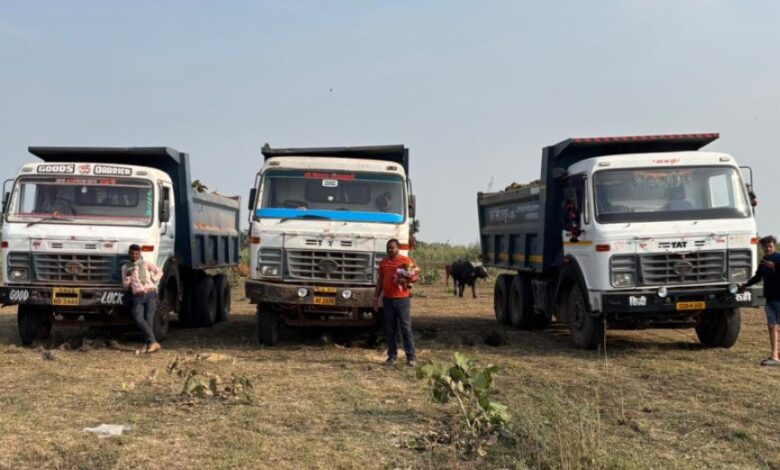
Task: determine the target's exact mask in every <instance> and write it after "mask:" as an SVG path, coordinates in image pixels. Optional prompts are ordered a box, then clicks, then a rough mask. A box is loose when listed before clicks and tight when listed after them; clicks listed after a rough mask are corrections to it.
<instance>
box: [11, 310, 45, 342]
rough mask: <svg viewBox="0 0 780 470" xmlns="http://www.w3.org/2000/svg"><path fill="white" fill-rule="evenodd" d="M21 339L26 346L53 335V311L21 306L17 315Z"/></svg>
mask: <svg viewBox="0 0 780 470" xmlns="http://www.w3.org/2000/svg"><path fill="white" fill-rule="evenodd" d="M16 318H17V323H18V326H19V337H20V338H21V340H22V344H23V345H25V346H29V345H31V344H32V343H33V342H34V341H35V340H36V339H45V338H48V337H49V334H50V333H51V310H49V309H47V308H45V307H40V306H37V305H24V304H22V305H19V307H18V310H17V314H16Z"/></svg>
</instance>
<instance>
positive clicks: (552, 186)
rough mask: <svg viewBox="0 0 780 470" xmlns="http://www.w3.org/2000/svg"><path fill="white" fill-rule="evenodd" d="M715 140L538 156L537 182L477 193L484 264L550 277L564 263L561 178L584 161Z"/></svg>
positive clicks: (577, 144)
mask: <svg viewBox="0 0 780 470" xmlns="http://www.w3.org/2000/svg"><path fill="white" fill-rule="evenodd" d="M717 138H718V134H716V133H710V134H674V135H647V136H628V137H594V138H575V139H566V140H564V141H561V142H559V143H557V144H555V145H551V146H549V147H545V148H544V149H543V150H542V160H541V164H542V165H541V179H540V180H539V181H536V182H534V183H531V184H528V185H513V186H512V187H510V188H507V190H506V191H501V192H497V193H479V194H478V195H477V210H478V218H479V233H480V245H481V249H482V258H483V260H484V262H485V264H486V265H487V266H493V267H498V268H507V269H513V270H532V271H539V272H541V271H548V270H551V269H555V268H556V267H557V266H558V264H559V263H560V262H561V259H562V252H563V238H562V237H561V231H562V211H561V208H562V202H563V201H562V195H561V194H562V188H561V181H562V178H563V177H565V176H566V171H567V170H568V168H569V167H570V166H571V165H573V164H575V163H577V162H579V161H582V160H585V159H588V158H592V157H597V156H605V155H621V156H626V157H628V156H630V155H631V154H637V153H650V152H679V151H689V150H698V149H700V148H701V147H703V146H705V145H707V144H709V143H710V142H712V141H714V140H716V139H717Z"/></svg>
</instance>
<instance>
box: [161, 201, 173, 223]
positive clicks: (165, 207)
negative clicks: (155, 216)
mask: <svg viewBox="0 0 780 470" xmlns="http://www.w3.org/2000/svg"><path fill="white" fill-rule="evenodd" d="M170 221H171V206H170V204H168V203H166V202H164V203H163V204H162V206H161V207H160V222H170Z"/></svg>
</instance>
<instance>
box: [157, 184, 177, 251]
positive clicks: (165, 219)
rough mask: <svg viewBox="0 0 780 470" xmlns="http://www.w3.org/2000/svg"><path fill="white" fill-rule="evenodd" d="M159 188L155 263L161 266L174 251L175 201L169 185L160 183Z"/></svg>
mask: <svg viewBox="0 0 780 470" xmlns="http://www.w3.org/2000/svg"><path fill="white" fill-rule="evenodd" d="M159 188H160V206H159V210H158V213H159V214H160V216H159V220H160V251H159V254H158V257H157V262H158V263H159V264H160V265H162V264H163V263H164V262H165V260H167V259H168V258H170V257H171V256H173V254H174V251H175V249H176V248H175V245H176V201H175V200H174V198H173V188H172V187H171V185H170V183H167V182H166V183H161V184H160V186H159Z"/></svg>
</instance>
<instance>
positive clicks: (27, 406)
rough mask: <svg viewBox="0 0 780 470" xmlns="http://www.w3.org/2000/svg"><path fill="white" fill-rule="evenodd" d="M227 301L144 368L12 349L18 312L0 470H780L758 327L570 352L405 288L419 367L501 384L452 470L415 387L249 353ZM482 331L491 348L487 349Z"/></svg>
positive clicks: (348, 353) (296, 356)
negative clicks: (187, 373) (482, 440)
mask: <svg viewBox="0 0 780 470" xmlns="http://www.w3.org/2000/svg"><path fill="white" fill-rule="evenodd" d="M234 291H235V292H234V294H235V295H234V296H235V299H234V302H233V309H234V314H233V316H232V317H231V319H230V321H229V322H228V323H226V324H220V325H218V326H217V327H215V328H213V329H193V330H184V329H173V330H172V331H171V333H170V335H169V337H168V339H167V340H166V341H165V343H164V350H163V351H161V352H159V353H156V354H153V355H141V356H136V355H134V354H133V353H130V352H123V351H116V350H112V349H106V348H102V347H98V346H99V345H98V344H92V345H89V343H87V345H86V346H84V347H82V348H78V346H79V344H80V343H81V341H82V340H81V338H82V336H84V331H83V330H61V331H60V332H59V333H57V335H56V336H55V339H54V341H53V343H46V344H41V345H38V346H37V347H33V348H24V347H21V346H19V345H18V344H19V340H18V336H17V332H16V315H15V309H13V308H5V309H3V310H2V311H0V468H146V469H157V468H165V469H168V470H170V469H178V468H271V467H272V468H448V467H450V468H451V467H458V468H702V467H704V468H780V464H779V463H778V455H780V439H778V423H780V419H779V418H780V411H779V409H780V408H778V406H777V402H778V386H779V385H780V369H777V370H773V369H768V368H761V367H759V365H758V361H759V360H760V359H761V358H762V357H764V356H765V355H766V349H767V340H766V333H765V323H764V317H763V314H762V313H761V312H759V311H758V310H744V311H743V327H742V334H741V336H740V339H739V341H738V343H737V345H736V346H735V347H734V348H732V349H729V350H714V349H704V348H702V347H700V346H699V344H698V342H697V341H696V338H695V333H694V332H693V330H644V331H630V332H622V331H610V332H609V333H608V341H609V342H608V348H607V349H608V350H607V354H606V355H605V354H604V352H603V351H602V352H600V353H596V352H585V351H579V350H576V349H574V348H573V347H572V346H571V344H570V342H569V338H568V333H567V331H566V328H565V327H564V326H562V325H553V327H551V328H550V329H548V330H544V331H535V332H523V331H517V330H512V329H510V328H507V327H499V326H498V325H496V322H495V320H494V318H493V314H492V293H491V288H490V286H488V285H480V289H479V298H478V299H471V298H463V299H458V298H455V297H453V296H452V295H451V294H449V293H447V291H446V289H445V288H444V287H443V286H441V285H439V286H430V287H425V286H419V287H418V288H417V289H416V292H417V293H418V294H419V295H418V297H417V298H415V299H414V302H413V315H414V326H415V329H416V336H417V347H418V350H419V358H420V360H421V361H426V360H448V359H450V358H451V356H452V353H453V352H455V351H463V352H466V353H468V354H470V355H473V356H474V357H476V358H477V359H478V360H479V361H480V362H481V363H484V364H486V363H494V364H498V365H500V366H501V367H502V368H503V370H502V371H501V372H500V373H499V375H498V377H497V379H496V383H495V388H496V395H495V398H496V400H498V401H500V402H502V403H504V404H506V405H508V406H509V409H510V411H511V413H512V415H513V428H514V431H513V433H512V435H510V436H509V437H507V438H502V439H499V441H498V442H497V443H495V444H494V445H492V446H490V447H488V455H487V456H486V457H484V458H482V459H480V460H464V459H462V458H460V457H458V456H457V455H456V454H455V453H454V452H453V449H452V446H450V445H448V444H447V443H446V442H444V443H439V444H432V443H431V441H432V440H434V439H430V436H436V435H441V433H445V432H446V431H447V430H448V429H450V428H451V427H452V422H453V419H454V417H455V416H456V413H455V411H456V410H455V409H454V408H450V407H447V406H440V405H435V404H433V403H431V402H430V400H429V397H428V393H427V388H426V387H425V385H424V383H421V382H419V381H417V380H416V379H415V377H414V372H413V370H412V369H409V368H406V367H403V366H399V367H397V368H395V369H390V370H387V369H385V368H384V367H382V365H381V363H382V361H383V359H384V351H383V349H382V348H381V346H379V347H368V346H367V345H365V344H364V342H363V341H362V340H361V339H360V338H356V339H355V340H354V341H352V342H351V344H349V345H348V346H346V347H344V346H337V345H335V344H332V343H331V344H325V345H321V344H318V343H316V342H314V341H311V340H310V339H306V338H297V339H295V340H294V341H291V342H288V343H285V344H283V345H281V346H280V347H276V348H263V347H259V346H257V344H256V340H255V322H254V308H253V306H251V305H249V304H248V303H247V302H246V301H244V300H242V299H241V295H240V294H241V292H240V291H241V289H235V290H234ZM494 330H499V331H502V332H503V333H504V334H505V335H506V339H507V344H506V345H503V346H499V347H491V346H487V345H486V344H484V342H483V337H484V336H485V335H487V334H488V333H490V332H492V331H494ZM120 341H121V342H122V343H123V344H126V345H130V346H138V343H137V342H136V341H138V337H135V336H127V337H124V338H122V339H121V340H120ZM65 342H69V344H70V343H73V346H74V347H75V349H73V350H63V349H60V348H62V347H63V346H62V345H63V344H64V343H65ZM197 355H200V358H201V360H195V359H194V358H195V357H196V356H197ZM176 358H180V360H181V359H189V360H191V361H192V362H193V363H194V364H196V365H197V368H198V370H199V372H200V373H201V374H205V373H208V374H212V375H211V376H212V377H213V376H218V377H219V378H220V379H221V380H222V382H224V383H226V384H229V383H231V382H230V377H232V376H237V377H247V378H249V379H250V380H251V382H252V384H253V385H254V389H253V390H251V392H250V393H251V396H252V398H253V399H252V400H251V402H250V401H247V400H245V399H242V398H231V397H228V398H204V399H200V398H194V399H192V398H185V397H182V396H181V395H180V392H181V389H182V386H183V379H182V378H181V377H179V376H178V375H177V374H175V373H169V372H167V369H166V367H167V366H168V364H170V363H171V362H172V361H173V360H175V359H176ZM101 423H114V424H126V423H132V424H133V425H134V429H133V430H132V431H130V432H129V433H127V434H125V435H123V436H121V437H117V438H111V439H103V440H101V439H98V438H97V437H95V436H94V435H92V434H89V433H86V432H84V431H82V429H83V428H84V427H89V426H96V425H98V424H101ZM435 433H438V434H435Z"/></svg>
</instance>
